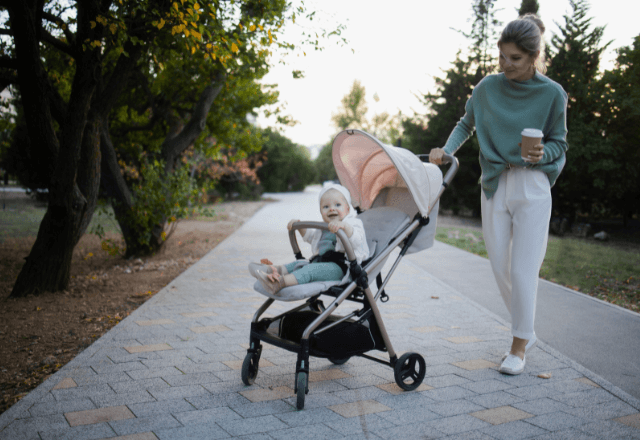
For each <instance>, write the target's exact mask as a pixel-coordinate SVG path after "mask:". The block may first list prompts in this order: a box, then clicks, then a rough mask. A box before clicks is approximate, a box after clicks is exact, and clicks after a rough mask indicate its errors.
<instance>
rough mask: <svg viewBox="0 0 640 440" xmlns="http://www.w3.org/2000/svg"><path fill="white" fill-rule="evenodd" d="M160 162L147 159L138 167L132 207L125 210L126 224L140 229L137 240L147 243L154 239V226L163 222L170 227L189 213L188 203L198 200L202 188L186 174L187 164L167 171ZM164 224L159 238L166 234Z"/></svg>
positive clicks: (164, 237) (144, 244)
mask: <svg viewBox="0 0 640 440" xmlns="http://www.w3.org/2000/svg"><path fill="white" fill-rule="evenodd" d="M164 165H165V164H164V163H161V162H158V161H148V162H145V163H143V165H142V167H141V168H140V177H141V179H140V181H139V184H138V185H137V186H133V190H134V209H133V210H132V211H131V212H130V213H129V215H128V218H127V222H128V226H130V227H132V228H135V229H136V230H137V231H139V232H140V234H139V238H138V239H139V243H140V245H142V246H147V245H149V244H150V243H152V241H153V240H154V237H155V235H154V234H153V232H154V229H155V228H157V227H158V225H160V226H164V225H165V223H166V225H167V226H168V227H169V231H172V229H171V228H172V225H175V222H176V221H177V220H178V219H182V218H186V217H187V216H188V215H189V214H190V213H193V209H192V208H191V206H192V205H193V204H194V203H197V202H200V201H201V199H202V192H201V191H199V190H198V188H196V186H195V185H194V181H193V179H192V178H191V177H190V173H189V168H188V167H187V166H181V167H178V168H176V170H175V171H174V172H173V173H171V174H166V173H164ZM167 235H168V234H167V232H166V228H165V230H163V232H162V233H161V239H162V240H166V238H167Z"/></svg>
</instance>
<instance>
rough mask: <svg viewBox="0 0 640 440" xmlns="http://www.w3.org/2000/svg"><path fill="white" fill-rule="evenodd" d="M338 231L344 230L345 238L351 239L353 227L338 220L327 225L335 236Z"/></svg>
mask: <svg viewBox="0 0 640 440" xmlns="http://www.w3.org/2000/svg"><path fill="white" fill-rule="evenodd" d="M339 229H344V232H346V233H347V237H351V236H352V235H353V226H351V225H350V224H349V223H345V222H343V221H340V220H334V221H332V222H330V223H329V231H331V232H333V233H334V234H335V233H336V232H338V230H339Z"/></svg>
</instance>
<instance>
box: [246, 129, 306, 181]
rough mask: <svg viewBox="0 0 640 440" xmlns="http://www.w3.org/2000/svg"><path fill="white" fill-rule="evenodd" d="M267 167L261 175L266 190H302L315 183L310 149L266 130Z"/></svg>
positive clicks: (262, 169) (264, 167) (261, 169)
mask: <svg viewBox="0 0 640 440" xmlns="http://www.w3.org/2000/svg"><path fill="white" fill-rule="evenodd" d="M264 139H265V141H264V151H265V153H266V159H265V165H264V166H262V167H261V168H260V169H259V170H258V176H259V177H260V181H261V182H262V185H263V186H264V189H265V191H269V192H285V191H302V190H303V189H304V188H305V187H306V186H307V185H309V184H311V183H313V182H314V181H315V180H316V170H315V169H314V167H313V164H312V162H311V157H310V154H309V150H307V149H306V148H305V147H303V146H301V145H297V144H295V143H293V142H292V141H291V140H290V139H287V138H286V137H284V136H282V135H281V134H280V133H278V132H276V131H273V130H271V129H266V130H265V131H264Z"/></svg>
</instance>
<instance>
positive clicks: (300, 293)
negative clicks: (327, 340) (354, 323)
mask: <svg viewBox="0 0 640 440" xmlns="http://www.w3.org/2000/svg"><path fill="white" fill-rule="evenodd" d="M358 218H359V219H360V220H362V223H363V224H364V230H365V234H366V236H367V244H368V245H369V258H367V260H365V261H363V262H362V268H363V269H364V270H365V271H367V266H368V263H369V262H371V261H372V260H374V259H375V257H377V256H378V255H379V254H380V253H381V252H382V251H383V250H384V249H385V248H386V247H387V245H388V244H389V243H391V241H392V240H393V238H395V237H397V236H398V234H400V233H401V232H402V231H403V230H404V229H405V228H406V227H407V226H408V225H409V223H411V218H410V217H409V216H408V215H407V214H405V213H404V212H402V211H400V210H399V209H395V208H390V207H386V206H383V207H379V208H372V209H369V210H368V211H365V212H363V213H362V214H359V215H358ZM306 264H309V261H308V260H299V267H302V266H304V265H306ZM381 268H382V265H378V267H377V268H376V272H375V273H370V272H369V271H367V274H368V276H369V279H373V278H375V276H376V275H377V274H378V272H380V270H381ZM349 282H351V276H350V274H349V271H348V270H347V273H346V274H345V276H344V278H342V280H340V281H317V282H314V283H308V284H299V285H297V286H291V287H285V288H284V289H282V290H280V291H279V292H278V294H277V295H271V294H270V293H269V292H267V291H266V290H265V289H264V287H262V284H260V282H259V281H256V282H255V284H254V285H253V288H254V289H255V290H256V291H257V292H259V293H261V294H262V295H264V296H267V297H269V298H272V299H274V300H276V301H300V300H304V299H307V298H311V297H312V296H315V295H318V294H319V293H322V292H325V291H327V290H328V289H329V288H331V287H333V286H338V285H342V284H348V283H349Z"/></svg>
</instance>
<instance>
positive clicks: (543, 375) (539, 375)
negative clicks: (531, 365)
mask: <svg viewBox="0 0 640 440" xmlns="http://www.w3.org/2000/svg"><path fill="white" fill-rule="evenodd" d="M538 377H539V378H540V379H551V373H540V374H538Z"/></svg>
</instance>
